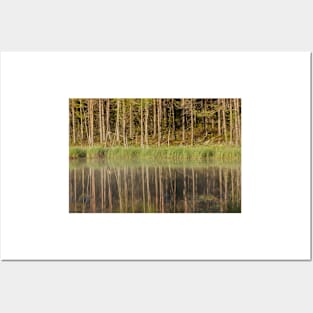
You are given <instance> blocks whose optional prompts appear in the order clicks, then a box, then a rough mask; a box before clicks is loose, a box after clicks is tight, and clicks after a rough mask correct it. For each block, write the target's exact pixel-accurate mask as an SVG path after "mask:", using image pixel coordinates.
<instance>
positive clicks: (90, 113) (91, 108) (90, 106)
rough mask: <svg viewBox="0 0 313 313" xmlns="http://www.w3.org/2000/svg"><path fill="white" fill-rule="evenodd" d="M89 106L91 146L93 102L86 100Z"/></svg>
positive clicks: (91, 141) (91, 140) (90, 140)
mask: <svg viewBox="0 0 313 313" xmlns="http://www.w3.org/2000/svg"><path fill="white" fill-rule="evenodd" d="M88 104H89V145H91V146H93V133H94V132H93V102H92V99H89V100H88Z"/></svg>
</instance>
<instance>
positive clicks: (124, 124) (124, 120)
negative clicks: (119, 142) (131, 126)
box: [122, 100, 126, 147]
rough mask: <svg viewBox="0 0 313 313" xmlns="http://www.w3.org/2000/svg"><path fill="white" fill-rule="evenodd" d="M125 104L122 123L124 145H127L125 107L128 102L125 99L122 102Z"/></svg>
mask: <svg viewBox="0 0 313 313" xmlns="http://www.w3.org/2000/svg"><path fill="white" fill-rule="evenodd" d="M122 105H123V118H122V123H123V144H124V147H125V146H126V113H125V109H126V108H125V107H126V103H125V100H124V101H123V103H122Z"/></svg>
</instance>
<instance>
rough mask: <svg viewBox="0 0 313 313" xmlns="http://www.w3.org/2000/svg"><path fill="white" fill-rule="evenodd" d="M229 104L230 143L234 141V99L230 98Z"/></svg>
mask: <svg viewBox="0 0 313 313" xmlns="http://www.w3.org/2000/svg"><path fill="white" fill-rule="evenodd" d="M228 105H229V143H230V144H232V143H233V104H232V100H231V99H229V100H228Z"/></svg>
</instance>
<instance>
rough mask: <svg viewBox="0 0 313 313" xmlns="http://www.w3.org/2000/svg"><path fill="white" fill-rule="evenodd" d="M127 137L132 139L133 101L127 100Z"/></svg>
mask: <svg viewBox="0 0 313 313" xmlns="http://www.w3.org/2000/svg"><path fill="white" fill-rule="evenodd" d="M129 137H130V139H131V140H133V103H132V101H130V102H129Z"/></svg>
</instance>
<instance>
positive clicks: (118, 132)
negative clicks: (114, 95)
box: [115, 99, 120, 145]
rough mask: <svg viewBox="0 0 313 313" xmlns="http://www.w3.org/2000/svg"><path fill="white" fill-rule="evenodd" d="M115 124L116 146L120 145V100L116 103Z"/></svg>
mask: <svg viewBox="0 0 313 313" xmlns="http://www.w3.org/2000/svg"><path fill="white" fill-rule="evenodd" d="M116 105H117V107H116V124H115V137H116V143H117V145H119V144H120V100H119V99H117V101H116Z"/></svg>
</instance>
